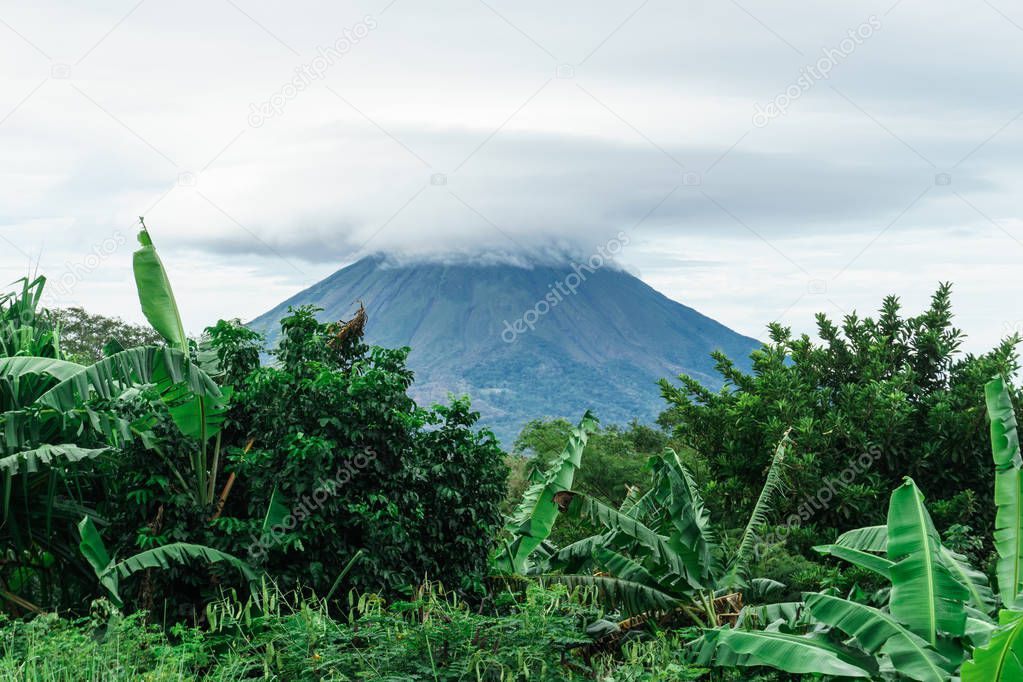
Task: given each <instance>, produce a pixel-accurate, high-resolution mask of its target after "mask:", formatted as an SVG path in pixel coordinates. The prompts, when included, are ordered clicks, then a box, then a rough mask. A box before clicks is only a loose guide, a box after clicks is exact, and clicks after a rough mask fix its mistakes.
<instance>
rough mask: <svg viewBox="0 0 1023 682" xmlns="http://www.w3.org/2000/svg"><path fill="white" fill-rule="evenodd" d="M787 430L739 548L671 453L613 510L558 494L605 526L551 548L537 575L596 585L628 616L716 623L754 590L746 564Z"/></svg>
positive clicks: (571, 509) (562, 505) (775, 481)
mask: <svg viewBox="0 0 1023 682" xmlns="http://www.w3.org/2000/svg"><path fill="white" fill-rule="evenodd" d="M789 445H790V441H789V438H788V435H787V434H786V436H785V437H784V438H783V439H782V441H781V442H780V443H779V444H778V446H777V448H776V449H775V452H774V456H773V458H772V460H771V466H770V468H769V470H768V474H767V479H766V482H765V484H764V487H763V489H762V491H761V494H760V497H759V499H758V501H757V504H756V506H755V508H754V510H753V512H752V514H751V517H750V520H749V523H748V524H747V526H746V528H745V529H744V531H743V533H742V536H741V538H740V540H739V543H738V545H737V548H736V549H735V550H734V551H733V552H731V553H730V554H727V555H726V553H725V550H724V548H723V546H722V544H721V542H720V540H719V538H720V534H719V532H718V531H716V530H715V528H714V527H713V525H712V524H711V519H710V514H709V513H708V511H707V509H706V507H705V506H704V502H703V499H702V497H701V495H700V492H699V489H698V486H697V484H696V481H695V479H694V478H693V476H692V474H691V473H690V472H689V470H688V469H686V467H685V465H684V464H682V461H681V460H680V459H679V457H678V455H677V454H676V453H675V452H674V451H673V450H670V449H669V450H666V451H665V452H664V453H663V454H661V455H660V456H657V457H653V458H651V460H650V468H651V471H652V481H651V486H650V489H649V491H648V492H647V493H646V494H644V495H643V496H642V497H640V498H639V499H637V500H634V501H628V500H627V503H626V505H623V507H621V508H619V509H614V508H612V507H610V506H608V505H605V504H603V503H602V502H600V501H599V500H596V499H593V498H592V497H590V496H587V495H584V494H581V493H575V492H570V491H565V492H561V493H558V494H557V495H556V496H555V502H556V504H557V506H558V507H559V509H560V511H561V512H562V513H565V514H567V515H568V516H570V517H574V518H582V519H586V520H588V521H589V522H590V523H591V524H592V525H594V526H596V527H599V528H602V529H603V531H602V532H601V533H599V534H597V535H593V536H591V537H588V538H584V539H582V540H579V541H577V542H574V543H572V544H570V545H568V546H566V547H564V548H562V549H560V550H558V551H557V552H555V553H553V554H552V555H551V556H550V557H549V558H548V559H547V561H546V562H545V563H544V564H543V565H542V566H540V567H539V568H538V569H537V571H535V572H536V573H537V574H540V575H542V576H543V578H544V580H546V581H549V582H560V583H566V584H568V585H570V586H573V587H576V586H583V587H590V588H595V589H596V590H597V592H598V593H599V594H600V596H601V597H602V599H603V601H604V603H605V604H606V605H608V606H612V607H616V608H618V609H620V610H621V611H622V612H624V613H625V614H627V615H631V616H637V615H640V614H652V613H660V612H665V611H674V610H679V611H682V612H684V613H685V614H687V615H688V616H689V618H690V619H691V620H693V621H694V622H696V623H698V624H701V625H716V624H717V622H718V619H719V617H720V615H721V614H720V611H721V607H728V608H732V607H734V605H735V600H734V599H730V598H729V597H730V596H733V595H734V593H736V591H738V590H742V589H743V588H746V587H750V586H751V582H752V581H749V580H748V575H747V567H748V565H749V561H750V558H751V556H752V554H753V551H754V549H755V543H756V533H757V531H758V530H759V529H760V528H761V527H762V525H763V524H764V523H765V522H766V520H767V517H768V514H769V513H770V509H771V507H772V504H773V501H774V499H775V498H776V496H777V495H778V493H779V492H780V491H781V490H782V487H783V483H782V482H783V476H782V469H783V467H784V465H785V458H786V454H787V451H788V448H789Z"/></svg>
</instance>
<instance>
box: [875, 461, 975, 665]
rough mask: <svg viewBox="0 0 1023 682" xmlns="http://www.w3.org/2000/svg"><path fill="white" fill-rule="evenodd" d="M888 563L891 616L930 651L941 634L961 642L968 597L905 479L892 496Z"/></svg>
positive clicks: (919, 499) (921, 499)
mask: <svg viewBox="0 0 1023 682" xmlns="http://www.w3.org/2000/svg"><path fill="white" fill-rule="evenodd" d="M888 558H889V559H890V560H891V561H893V562H895V564H894V565H893V566H891V568H890V569H889V571H890V573H891V580H892V591H891V599H890V602H889V608H890V609H891V612H892V615H893V616H895V618H896V619H897V620H898V621H899V622H900V623H902V624H904V625H906V626H907V627H908V628H909V629H910V630H912V631H913V632H914V633H916V634H917V635H919V636H920V637H922V638H923V639H924V640H926V641H927V642H929V643H930V645H931V646H932V647H937V646H938V641H939V639H940V637H941V635H942V634H943V633H947V634H950V635H952V636H955V637H958V636H962V635H963V633H964V631H965V628H966V607H965V603H964V602H965V601H966V600H967V599H969V598H970V593H969V591H968V590H967V589H966V587H964V586H963V585H962V584H960V583H959V581H958V580H956V578H955V576H954V575H953V574H952V572H951V571H950V570H949V569H948V568H947V567H946V566H945V564H944V563H943V562H942V559H941V541H940V538H939V537H938V531H937V530H936V529H935V528H934V523H933V522H932V521H931V517H930V514H928V513H927V509H926V508H925V507H924V497H923V493H921V492H920V489H919V488H917V486H916V483H914V482H913V479H911V478H908V477H907V478H906V479H905V483H903V484H902V485H901V486H899V487H898V488H897V489H896V490H895V492H893V493H892V496H891V502H890V504H889V508H888Z"/></svg>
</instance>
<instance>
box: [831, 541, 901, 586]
mask: <svg viewBox="0 0 1023 682" xmlns="http://www.w3.org/2000/svg"><path fill="white" fill-rule="evenodd" d="M813 549H814V551H816V552H820V553H821V554H830V555H831V556H833V557H836V558H838V559H842V560H843V561H848V562H849V563H851V564H855V565H856V566H859V567H860V568H865V569H867V570H868V571H873V572H874V573H877V574H878V575H880V576H883V577H885V578H889V579H890V578H891V568H892V566H894V565H895V564H894V562H892V561H889V560H888V559H885V558H884V557H882V556H878V555H876V554H871V553H870V552H861V551H860V550H858V549H852V548H850V547H843V546H841V545H819V546H817V547H814V548H813Z"/></svg>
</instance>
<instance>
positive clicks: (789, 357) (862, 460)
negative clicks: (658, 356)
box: [659, 284, 1019, 537]
mask: <svg viewBox="0 0 1023 682" xmlns="http://www.w3.org/2000/svg"><path fill="white" fill-rule="evenodd" d="M950 294H951V286H950V285H948V284H942V285H941V286H940V287H939V288H938V290H937V292H936V293H935V294H934V296H933V298H932V299H931V304H930V307H929V308H928V309H927V310H926V311H924V312H923V313H922V314H920V315H916V316H912V317H906V316H904V315H903V313H902V309H901V305H900V303H899V300H898V299H897V298H895V297H888V298H886V299H885V300H884V303H883V304H882V306H881V310H880V313H879V314H878V316H877V317H876V318H872V317H866V318H861V317H859V316H857V315H856V314H851V315H848V316H846V317H845V318H844V320H843V321H842V324H841V325H840V326H839V325H836V324H835V323H834V322H832V321H831V320H830V319H828V318H827V317H826V316H825V315H823V314H820V315H818V316H817V331H818V335H819V336H820V339H821V340H820V341H819V342H818V341H813V340H811V339H810V337H809V336H808V335H802V336H799V337H794V336H793V335H792V333H791V331H790V329H789V328H787V327H783V326H781V325H779V324H772V325H770V326H769V331H770V339H771V341H770V343H767V344H765V345H764V346H763V347H762V348H761V349H760V350H757V351H754V352H753V353H752V354H751V359H752V371H751V372H749V373H747V372H744V371H742V370H740V369H739V368H738V367H737V366H736V365H735V363H734V362H733V361H732V360H730V359H729V358H727V357H725V356H724V355H722V354H720V353H718V354H715V356H714V357H715V359H716V361H717V370H718V372H719V373H720V374H721V376H722V378H723V379H724V381H725V387H724V388H723V389H722V390H721V391H719V392H712V391H709V390H707V389H706V388H704V387H703V386H702V385H701V384H700V383H699V382H698V381H697V380H695V379H694V378H692V377H689V376H686V375H682V376H680V377H679V384H677V385H676V384H673V383H670V382H668V381H662V384H661V388H662V393H663V395H664V397H665V399H666V400H667V401H668V403H669V405H670V407H669V409H668V410H667V411H665V412H664V413H663V414H662V416H661V417H660V420H659V421H660V423H661V424H662V425H663V426H664V427H666V428H669V429H671V431H672V433H673V434H674V436H675V437H676V438H677V439H679V440H680V441H681V442H683V443H684V444H686V445H688V446H690V447H692V448H694V449H695V450H697V451H698V452H699V453H700V454H701V455H702V456H704V457H705V458H707V460H708V462H709V466H710V468H711V470H712V471H714V473H715V480H714V481H711V482H709V483H708V485H707V488H706V490H705V491H704V492H705V493H706V497H707V500H708V504H711V505H713V506H714V507H715V508H716V509H717V510H719V511H721V512H724V513H729V514H735V515H736V516H735V517H734V519H735V521H736V522H738V520H739V519H740V518H741V514H743V513H745V512H746V511H748V510H749V509H750V508H752V506H753V503H754V501H755V500H754V498H753V494H754V491H755V490H757V488H758V485H757V482H758V481H760V480H762V477H763V472H764V470H765V469H766V467H767V465H768V463H769V462H768V459H767V455H766V454H765V453H767V452H769V451H770V444H771V443H774V442H777V440H778V439H779V438H780V437H781V435H782V434H783V433H784V432H785V431H786V430H787V429H789V428H790V427H791V429H792V433H791V435H792V440H793V443H794V449H795V450H794V454H793V457H792V458H791V459H790V462H789V466H788V472H787V475H788V477H789V479H790V482H791V483H792V488H793V489H794V490H796V491H799V492H798V493H796V494H793V495H791V496H789V497H788V499H787V500H786V501H785V502H784V504H783V505H782V507H781V509H780V512H782V513H783V514H784V515H785V516H786V517H787V520H788V521H789V524H788V526H789V528H790V529H791V528H794V527H796V526H801V525H808V524H809V525H816V526H817V529H818V537H819V536H820V534H821V533H825V532H829V531H826V530H824V529H828V528H847V527H849V526H850V525H851V524H852V523H853V522H856V523H860V522H864V521H866V522H874V523H877V522H880V521H881V520H882V519H883V514H884V510H883V508H882V507H881V505H878V504H877V500H878V499H879V498H880V497H882V496H883V495H884V494H885V493H886V492H887V491H888V490H891V489H892V488H894V487H896V486H898V485H899V483H900V482H901V480H902V477H903V476H905V475H910V476H912V477H913V478H915V479H917V480H920V481H926V484H927V488H928V490H929V491H930V494H931V495H932V496H933V498H934V503H933V504H932V509H933V510H934V511H935V513H936V520H937V522H938V525H939V527H946V526H948V525H949V524H950V523H954V522H960V523H964V522H965V519H967V518H973V519H975V520H973V521H971V523H975V524H977V525H980V526H985V527H988V528H989V527H990V524H991V523H992V522H993V511H992V510H993V508H994V507H993V505H992V504H991V490H992V485H991V483H992V473H991V468H990V466H988V465H987V457H986V448H987V445H986V438H985V434H984V406H983V402H982V399H981V397H980V396H982V395H983V386H984V383H985V382H986V381H987V380H988V379H989V378H990V377H991V376H993V375H996V374H1002V375H1004V376H1012V375H1013V374H1014V372H1015V371H1016V370H1017V369H1018V368H1019V361H1018V356H1017V353H1016V345H1017V344H1018V342H1019V338H1018V337H1016V336H1013V337H1011V338H1008V339H1006V340H1004V341H1003V342H1002V343H1001V344H999V345H998V347H996V348H995V349H994V350H992V351H990V352H988V353H985V354H983V355H979V356H975V355H972V354H966V353H963V352H962V351H961V350H960V346H961V344H962V341H963V338H964V335H963V333H962V332H961V331H960V330H959V329H957V328H956V327H954V326H953V324H952V309H951V301H950ZM1010 390H1012V391H1013V393H1014V394H1015V389H1010ZM865 454H866V455H867V457H865ZM829 534H830V533H829Z"/></svg>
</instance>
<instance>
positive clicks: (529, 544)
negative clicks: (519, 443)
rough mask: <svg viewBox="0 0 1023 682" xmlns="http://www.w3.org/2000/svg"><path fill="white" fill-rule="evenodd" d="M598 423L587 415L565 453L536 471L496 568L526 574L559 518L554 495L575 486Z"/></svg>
mask: <svg viewBox="0 0 1023 682" xmlns="http://www.w3.org/2000/svg"><path fill="white" fill-rule="evenodd" d="M596 427H597V420H596V419H595V418H594V417H593V415H592V414H590V413H589V412H586V414H585V415H584V416H583V419H582V421H581V422H580V423H579V426H578V427H576V428H575V429H573V431H572V433H571V435H570V436H569V438H568V444H567V445H566V446H565V449H564V450H563V451H562V453H561V454H560V455H559V456H558V457H557V458H555V459H554V461H553V462H551V465H550V467H548V468H547V470H546V471H545V472H543V473H542V474H541V473H540V472H538V471H534V472H533V475H532V485H530V486H529V488H527V489H526V492H525V494H524V495H523V496H522V502H520V503H519V506H518V507H517V508H516V510H515V512H513V513H512V515H511V516H510V517H509V520H508V525H507V526H506V530H507V531H508V532H510V533H511V535H512V539H511V541H510V542H508V543H506V544H505V545H504V547H503V548H502V549H501V550H500V551H499V552H498V554H497V555H496V556H495V557H494V561H493V565H494V568H495V569H496V570H497V571H498V572H500V573H505V574H509V573H516V574H520V575H522V574H525V573H526V572H527V570H528V569H529V561H530V559H529V557H530V555H531V554H532V553H533V551H534V550H536V548H537V547H539V546H540V544H541V543H542V542H543V541H544V540H546V539H547V536H549V535H550V534H551V530H552V529H553V528H554V522H555V521H556V520H557V518H558V513H559V511H558V507H557V506H556V505H555V504H554V495H555V494H556V493H559V492H561V491H563V490H568V489H569V488H571V487H572V481H574V480H575V472H576V470H577V469H578V468H579V466H580V465H581V464H582V456H583V448H585V447H586V441H587V440H589V437H590V434H591V433H593V431H594V430H595V429H596Z"/></svg>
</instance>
